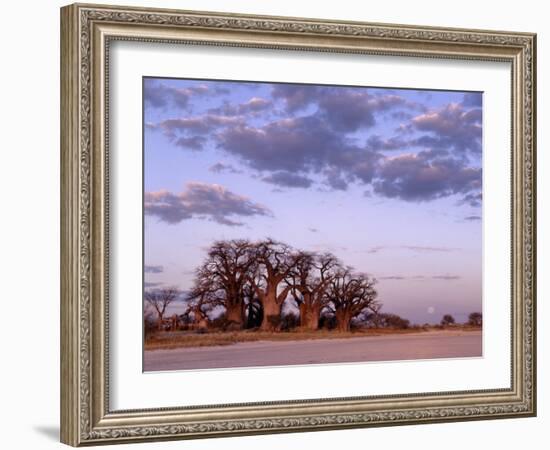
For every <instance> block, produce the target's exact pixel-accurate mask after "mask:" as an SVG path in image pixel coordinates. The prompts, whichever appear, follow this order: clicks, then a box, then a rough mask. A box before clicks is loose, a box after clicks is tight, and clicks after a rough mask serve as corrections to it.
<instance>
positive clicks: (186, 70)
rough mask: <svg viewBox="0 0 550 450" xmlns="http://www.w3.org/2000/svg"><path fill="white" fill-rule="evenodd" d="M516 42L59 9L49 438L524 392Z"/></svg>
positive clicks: (439, 415)
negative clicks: (54, 378)
mask: <svg viewBox="0 0 550 450" xmlns="http://www.w3.org/2000/svg"><path fill="white" fill-rule="evenodd" d="M535 58H536V36H535V35H534V34H531V33H517V32H504V31H485V30H465V29H446V28H433V27H422V26H408V25H407V26H405V25H384V24H372V23H359V22H346V23H342V22H335V21H328V20H315V19H296V18H283V17H263V16H262V17H259V16H248V15H240V14H227V13H223V14H222V13H210V12H196V11H174V10H159V9H143V8H130V7H112V6H95V5H81V4H75V5H71V6H67V7H64V8H62V9H61V92H62V98H61V111H62V113H61V114H62V115H61V172H62V174H61V176H62V180H61V181H62V192H61V205H62V211H61V225H62V247H61V263H62V270H61V273H62V278H61V293H62V298H61V315H62V317H61V319H62V320H61V327H62V328H61V355H62V361H61V369H62V370H61V440H62V442H64V443H66V444H70V445H73V446H80V445H91V444H108V443H122V442H137V441H145V440H161V439H192V438H204V437H216V436H231V435H243V434H260V433H276V432H297V431H314V430H326V429H337V428H346V427H347V428H351V427H368V426H386V425H400V424H422V423H429V422H442V421H459V420H476V419H496V418H504V417H529V416H533V415H535V414H536V366H535V365H536V336H535V322H536V317H535V298H536V295H535V275H536V271H535V261H536V253H535V252H536V236H535V232H536V213H535V178H536V177H535V160H536V158H535V145H536V129H535V127H536V121H535V86H536V74H535V68H536V59H535Z"/></svg>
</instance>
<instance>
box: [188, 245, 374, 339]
mask: <svg viewBox="0 0 550 450" xmlns="http://www.w3.org/2000/svg"><path fill="white" fill-rule="evenodd" d="M374 284H375V280H373V279H372V278H370V277H369V276H368V275H366V274H364V273H358V272H355V271H354V270H353V269H352V268H351V267H347V266H344V265H343V264H342V263H341V262H340V261H339V260H338V258H336V256H334V255H332V254H330V253H322V254H318V253H312V252H304V251H301V250H295V249H293V248H292V247H290V246H288V245H286V244H284V243H281V242H277V241H274V240H272V239H266V240H262V241H258V242H251V241H249V240H245V239H235V240H228V241H217V242H215V243H214V244H213V245H212V246H211V247H210V248H209V250H208V252H207V256H206V259H205V261H204V262H203V263H202V265H201V266H200V267H199V268H197V270H196V272H195V280H194V285H193V288H192V289H191V291H190V292H189V294H188V296H187V299H186V301H187V302H188V304H189V308H194V310H195V311H198V312H199V313H198V314H197V315H198V316H200V317H201V318H202V319H204V318H205V317H208V314H207V313H208V312H209V311H212V310H214V309H215V308H218V309H221V308H223V310H224V311H225V320H226V321H227V322H228V323H230V324H231V326H232V327H233V329H242V328H251V327H254V328H259V329H260V330H264V331H276V330H278V329H279V327H280V323H281V319H282V313H283V312H282V310H283V305H284V304H285V301H290V302H294V306H295V307H296V308H297V309H298V311H299V321H300V326H301V327H302V328H304V329H308V330H316V329H317V328H318V326H319V320H320V317H321V314H322V313H328V314H331V315H333V316H334V317H335V318H336V322H337V328H338V330H341V331H348V330H349V329H350V324H351V321H352V319H353V318H354V317H356V316H358V315H359V314H361V313H364V312H366V311H370V312H374V313H376V312H377V311H378V310H379V309H380V304H379V303H378V302H377V301H376V297H377V292H376V290H375V288H374ZM195 314H196V313H195ZM195 314H194V315H195Z"/></svg>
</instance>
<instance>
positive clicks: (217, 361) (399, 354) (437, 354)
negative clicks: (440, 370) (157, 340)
mask: <svg viewBox="0 0 550 450" xmlns="http://www.w3.org/2000/svg"><path fill="white" fill-rule="evenodd" d="M475 356H482V337H481V331H467V332H461V331H456V332H455V331H451V332H449V331H433V332H425V333H418V334H416V333H415V334H395V335H385V336H369V337H358V338H349V339H316V340H305V341H279V342H277V341H255V342H240V343H236V344H233V345H225V346H215V347H199V348H180V349H172V350H150V351H146V352H145V356H144V370H145V371H146V372H148V371H156V370H185V369H215V368H229V367H257V366H282V365H295V364H326V363H342V362H366V361H395V360H408V359H432V358H458V357H475Z"/></svg>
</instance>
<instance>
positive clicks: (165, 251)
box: [143, 78, 482, 324]
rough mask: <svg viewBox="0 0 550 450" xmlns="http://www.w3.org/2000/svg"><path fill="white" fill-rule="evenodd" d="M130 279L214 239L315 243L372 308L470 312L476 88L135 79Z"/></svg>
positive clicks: (174, 267)
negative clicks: (137, 122)
mask: <svg viewBox="0 0 550 450" xmlns="http://www.w3.org/2000/svg"><path fill="white" fill-rule="evenodd" d="M143 107H144V110H143V118H144V126H143V130H144V131H143V132H144V137H143V143H144V148H143V152H144V284H145V288H146V289H147V288H151V287H164V286H174V287H177V288H179V289H182V290H188V289H189V288H190V287H191V285H192V282H193V271H194V269H195V268H196V267H197V266H198V265H199V264H200V263H201V262H202V261H203V260H204V258H205V254H206V250H207V248H208V246H209V245H210V244H211V243H212V242H213V241H215V240H219V239H235V238H247V239H251V240H259V239H264V238H266V237H271V238H273V239H276V240H279V241H282V242H285V243H287V244H290V245H292V246H293V247H295V248H297V249H302V250H306V251H319V252H325V251H329V252H332V253H334V254H335V255H336V256H338V257H339V258H340V259H341V260H342V261H343V262H344V263H345V264H346V265H350V266H353V267H354V268H355V269H356V270H357V271H359V272H364V273H367V274H369V275H370V276H372V277H374V278H376V279H377V280H378V282H377V285H376V287H377V290H378V299H379V301H380V302H381V303H382V304H383V309H382V311H383V312H388V313H394V314H399V315H401V316H403V317H405V318H408V319H409V320H411V322H413V323H419V324H422V323H426V322H427V323H438V322H439V321H440V320H441V317H442V316H443V314H452V315H453V316H454V317H455V319H456V320H457V321H459V322H462V321H465V320H466V319H467V316H468V314H469V313H470V312H473V311H481V309H482V298H481V297H482V217H481V211H482V208H481V204H482V167H481V164H482V93H479V92H477V93H476V92H457V91H429V90H415V89H397V88H396V89H391V88H378V87H351V86H327V85H307V84H287V83H269V82H243V81H216V80H189V79H163V78H144V79H143Z"/></svg>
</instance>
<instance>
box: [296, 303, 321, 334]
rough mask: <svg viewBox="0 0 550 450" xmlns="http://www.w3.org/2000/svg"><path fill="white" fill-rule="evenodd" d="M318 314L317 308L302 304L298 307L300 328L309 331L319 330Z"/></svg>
mask: <svg viewBox="0 0 550 450" xmlns="http://www.w3.org/2000/svg"><path fill="white" fill-rule="evenodd" d="M320 312H321V311H320V309H319V308H318V307H316V306H311V305H307V304H306V303H302V304H301V305H300V326H301V327H302V328H304V329H306V330H311V331H315V330H317V329H319V315H320Z"/></svg>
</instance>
